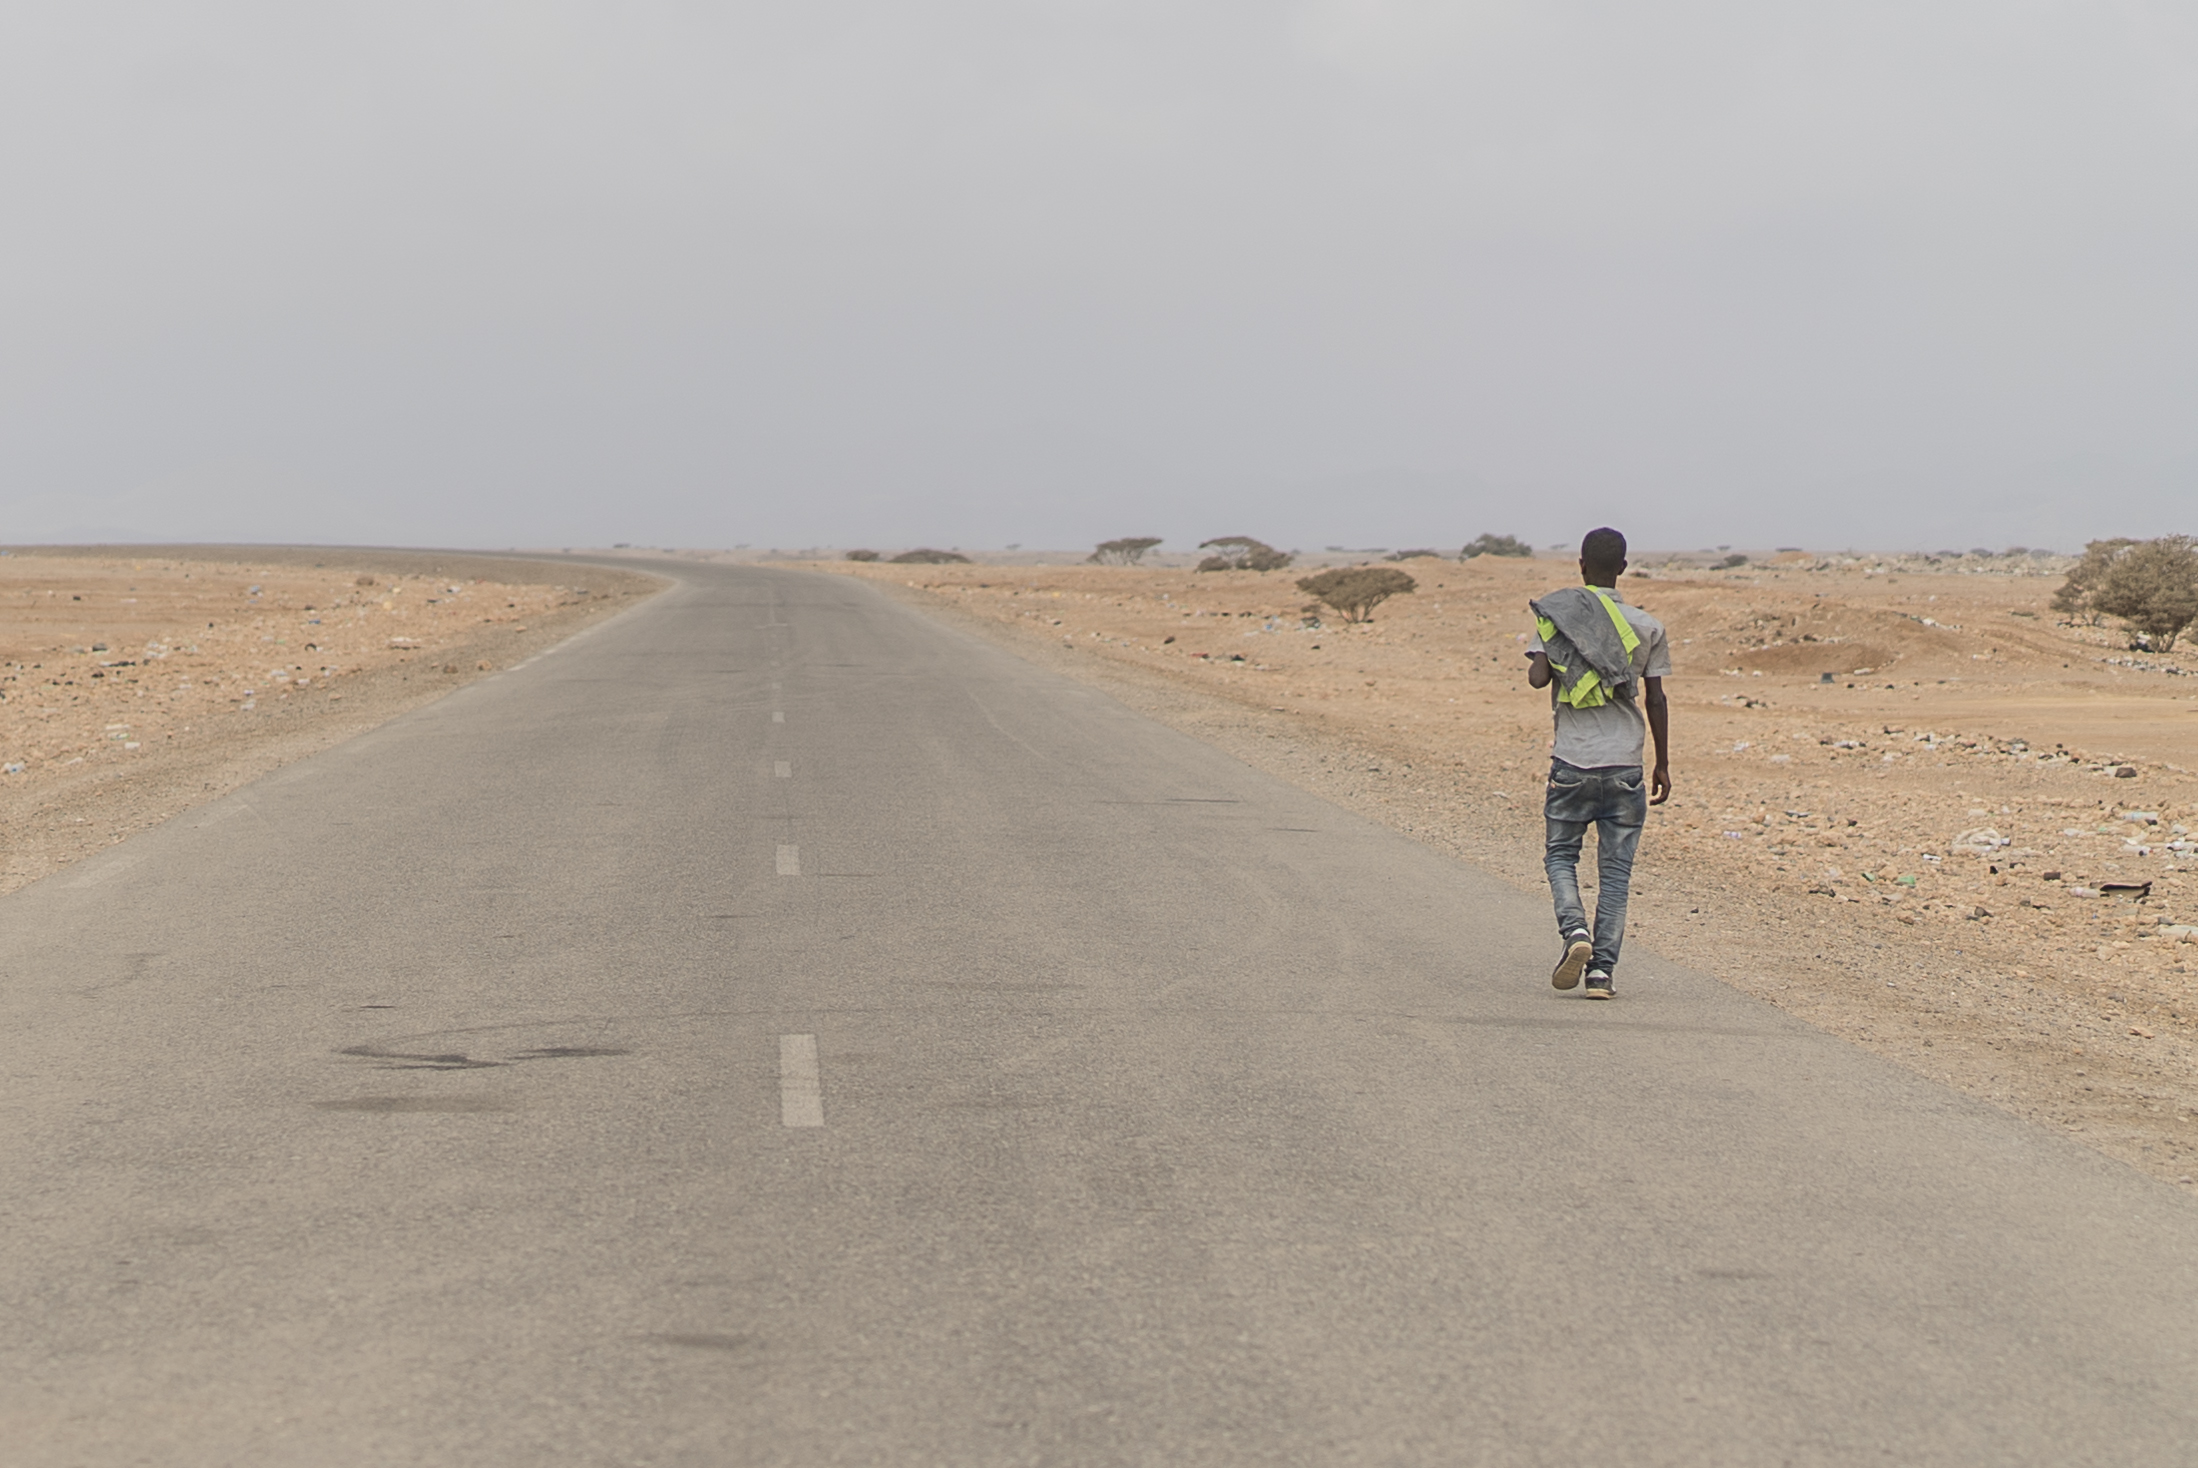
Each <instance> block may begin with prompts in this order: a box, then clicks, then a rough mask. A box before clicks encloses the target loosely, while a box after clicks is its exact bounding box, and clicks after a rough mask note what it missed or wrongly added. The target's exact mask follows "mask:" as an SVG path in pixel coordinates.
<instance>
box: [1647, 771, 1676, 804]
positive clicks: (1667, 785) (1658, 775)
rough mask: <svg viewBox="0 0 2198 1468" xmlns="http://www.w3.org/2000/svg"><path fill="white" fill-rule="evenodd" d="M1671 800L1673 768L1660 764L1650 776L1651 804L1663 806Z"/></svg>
mask: <svg viewBox="0 0 2198 1468" xmlns="http://www.w3.org/2000/svg"><path fill="white" fill-rule="evenodd" d="M1669 799H1671V766H1670V765H1667V764H1659V765H1657V767H1656V768H1655V770H1654V771H1652V772H1651V773H1650V775H1649V804H1650V805H1662V804H1663V803H1664V802H1665V801H1667V800H1669Z"/></svg>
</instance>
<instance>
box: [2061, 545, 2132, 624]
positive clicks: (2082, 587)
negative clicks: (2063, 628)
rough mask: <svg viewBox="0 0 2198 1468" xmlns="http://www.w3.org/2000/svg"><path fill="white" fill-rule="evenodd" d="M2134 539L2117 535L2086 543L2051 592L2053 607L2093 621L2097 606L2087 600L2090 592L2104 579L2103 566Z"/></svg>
mask: <svg viewBox="0 0 2198 1468" xmlns="http://www.w3.org/2000/svg"><path fill="white" fill-rule="evenodd" d="M2136 543H2137V542H2136V541H2134V540H2131V539H2130V538H2129V537H2127V536H2117V537H2115V538H2114V539H2112V540H2094V541H2091V542H2089V543H2088V544H2086V545H2085V546H2084V553H2083V557H2082V559H2080V560H2078V561H2077V562H2076V564H2075V565H2073V566H2071V567H2069V568H2068V579H2067V580H2066V581H2063V582H2062V583H2061V589H2060V590H2058V591H2056V592H2054V593H2053V600H2052V602H2051V603H2050V605H2051V606H2052V608H2053V610H2054V611H2056V612H2059V613H2061V614H2062V615H2063V616H2068V617H2088V618H2090V619H2091V621H2092V622H2093V623H2094V624H2095V623H2097V622H2098V620H2099V610H2098V608H2096V607H2094V606H2093V605H2092V604H2091V597H2092V593H2094V592H2096V591H2097V590H2098V589H2099V586H2100V583H2102V582H2103V581H2105V580H2106V572H2107V568H2108V567H2109V566H2111V565H2113V564H2114V558H2115V557H2116V556H2119V555H2120V554H2121V553H2122V552H2123V551H2126V550H2128V549H2129V548H2130V547H2131V546H2133V545H2135V544H2136Z"/></svg>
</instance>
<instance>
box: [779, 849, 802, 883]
mask: <svg viewBox="0 0 2198 1468" xmlns="http://www.w3.org/2000/svg"><path fill="white" fill-rule="evenodd" d="M778 874H779V875H780V876H782V877H798V876H800V875H801V848H800V847H798V846H781V847H780V848H779V849H778Z"/></svg>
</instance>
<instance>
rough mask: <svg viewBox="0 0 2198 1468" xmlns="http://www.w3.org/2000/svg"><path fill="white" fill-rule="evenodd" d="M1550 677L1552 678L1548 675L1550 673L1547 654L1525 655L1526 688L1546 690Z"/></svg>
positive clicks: (1531, 653)
mask: <svg viewBox="0 0 2198 1468" xmlns="http://www.w3.org/2000/svg"><path fill="white" fill-rule="evenodd" d="M1551 676H1552V675H1551V673H1550V671H1549V654H1548V653H1546V652H1530V653H1528V654H1527V655H1526V686H1527V687H1529V688H1547V687H1548V686H1549V680H1550V677H1551Z"/></svg>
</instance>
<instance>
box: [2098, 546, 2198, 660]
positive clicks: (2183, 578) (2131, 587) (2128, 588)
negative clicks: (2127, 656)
mask: <svg viewBox="0 0 2198 1468" xmlns="http://www.w3.org/2000/svg"><path fill="white" fill-rule="evenodd" d="M2091 604H2092V606H2094V607H2096V608H2098V610H2100V611H2102V612H2104V613H2106V614H2107V615H2108V616H2109V617H2120V618H2121V619H2122V620H2123V621H2124V622H2126V623H2128V624H2129V627H2130V630H2131V631H2132V632H2134V633H2136V634H2138V635H2139V636H2141V637H2142V638H2143V639H2144V644H2145V646H2147V647H2148V648H2150V649H2151V650H2152V651H2154V652H2166V651H2168V650H2169V649H2170V648H2172V647H2174V646H2175V639H2176V638H2178V637H2180V636H2182V635H2183V629H2184V628H2185V627H2188V626H2189V625H2190V624H2191V623H2192V622H2198V542H2193V541H2192V540H2191V538H2190V537H2189V536H2187V535H2163V536H2161V537H2160V538H2159V539H2157V540H2144V541H2139V542H2138V543H2137V544H2135V545H2132V546H2130V547H2128V548H2127V549H2125V550H2123V551H2122V552H2121V553H2120V554H2118V555H2116V556H2115V557H2114V558H2113V560H2112V561H2110V562H2109V563H2108V565H2107V567H2106V574H2105V575H2104V576H2102V577H2101V578H2100V579H2099V584H2098V586H2097V588H2096V589H2095V590H2094V591H2093V592H2092V593H2091Z"/></svg>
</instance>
